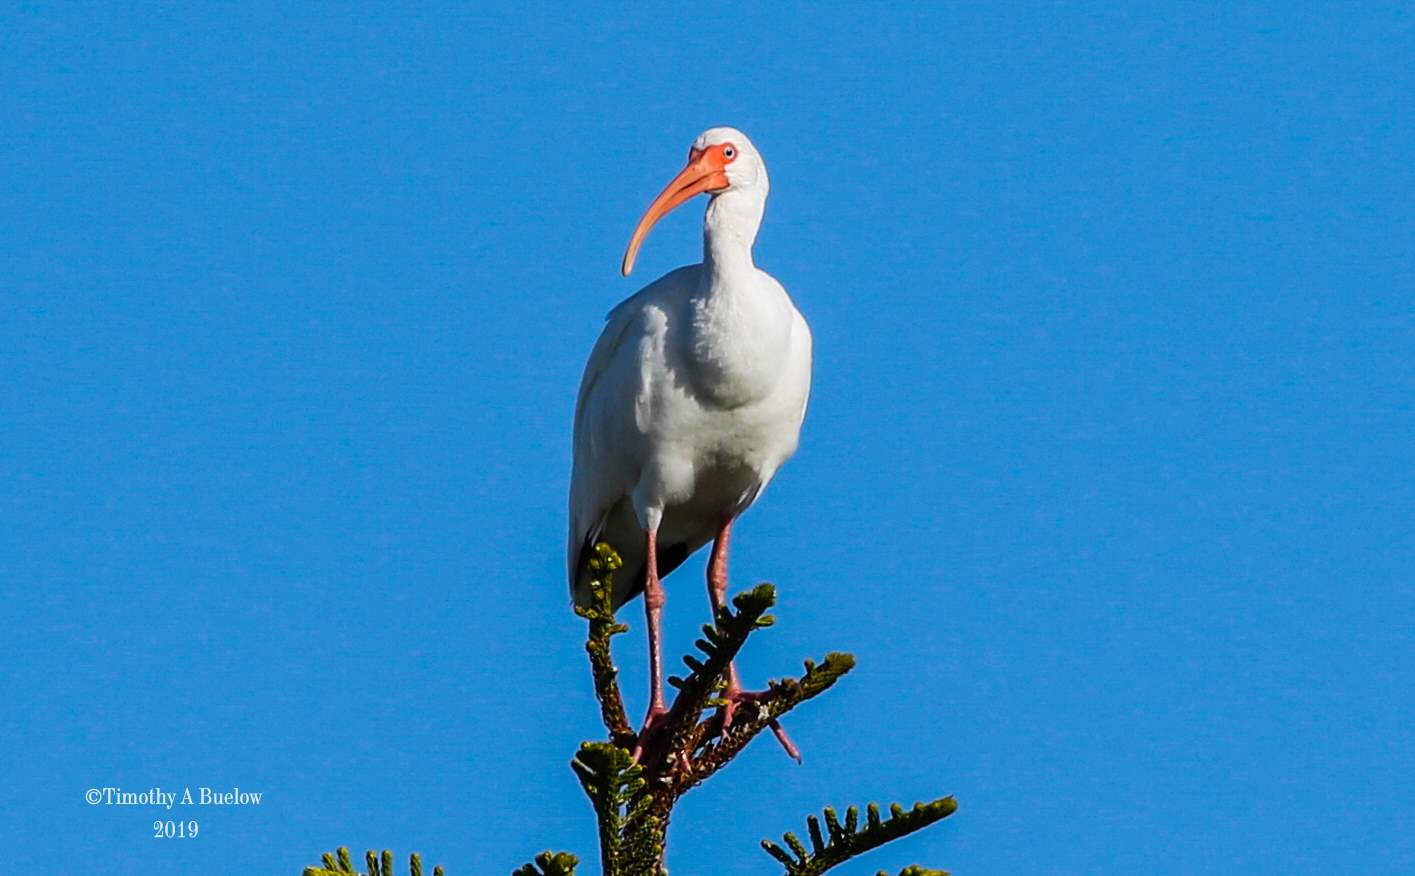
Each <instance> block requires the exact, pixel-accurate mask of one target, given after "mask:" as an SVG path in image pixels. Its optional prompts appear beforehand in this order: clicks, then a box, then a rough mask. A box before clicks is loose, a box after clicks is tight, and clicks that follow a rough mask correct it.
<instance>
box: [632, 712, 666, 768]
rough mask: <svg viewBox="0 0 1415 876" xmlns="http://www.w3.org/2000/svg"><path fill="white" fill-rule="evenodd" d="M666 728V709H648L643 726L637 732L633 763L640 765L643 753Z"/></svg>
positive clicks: (656, 740)
mask: <svg viewBox="0 0 1415 876" xmlns="http://www.w3.org/2000/svg"><path fill="white" fill-rule="evenodd" d="M667 727H668V709H666V708H664V707H663V706H657V707H655V708H651V709H649V713H648V715H647V716H645V718H644V726H643V728H642V729H640V730H639V741H638V743H637V744H636V745H635V746H634V762H635V763H642V762H643V755H644V751H645V750H647V749H650V748H652V747H653V745H654V744H655V743H657V742H658V741H659V737H661V736H662V735H663V731H664V730H665V729H667Z"/></svg>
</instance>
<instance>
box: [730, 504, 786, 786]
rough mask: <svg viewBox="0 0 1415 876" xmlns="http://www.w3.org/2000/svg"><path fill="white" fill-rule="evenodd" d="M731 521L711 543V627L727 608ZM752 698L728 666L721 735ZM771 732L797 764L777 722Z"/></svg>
mask: <svg viewBox="0 0 1415 876" xmlns="http://www.w3.org/2000/svg"><path fill="white" fill-rule="evenodd" d="M732 520H733V518H731V517H727V518H724V519H723V521H722V525H721V526H719V527H718V529H717V537H716V538H715V539H714V540H713V543H712V556H711V557H710V558H709V559H708V598H709V599H711V600H712V614H713V622H714V623H716V622H717V615H718V614H719V613H720V612H721V611H722V607H723V606H724V605H726V604H727V547H728V543H729V541H730V540H731V537H732ZM754 696H755V695H754V694H746V693H743V692H742V683H741V682H740V681H739V680H738V678H737V663H736V661H733V662H732V663H730V664H728V666H727V690H725V691H723V695H722V698H723V699H724V700H726V701H727V705H725V706H723V707H722V732H723V733H726V732H727V731H728V730H729V729H730V728H731V727H732V714H733V712H735V711H736V710H737V704H738V703H741V702H743V701H744V700H749V699H753V698H754ZM771 732H772V733H774V734H776V741H777V742H780V743H781V747H782V748H784V749H786V753H787V755H789V756H790V757H791V758H792V759H793V760H795V761H797V762H798V763H799V762H800V760H801V752H800V750H798V749H797V748H796V744H795V743H794V742H792V741H791V737H789V736H787V735H786V730H785V728H783V727H782V726H781V723H780V722H779V721H772V722H771Z"/></svg>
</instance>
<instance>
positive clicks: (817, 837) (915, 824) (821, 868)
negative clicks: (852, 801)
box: [762, 797, 958, 876]
mask: <svg viewBox="0 0 1415 876" xmlns="http://www.w3.org/2000/svg"><path fill="white" fill-rule="evenodd" d="M957 810H958V804H957V803H956V802H955V801H954V799H953V798H952V797H940V798H939V799H937V800H934V801H933V802H932V803H915V804H914V808H912V809H909V810H907V811H906V810H905V809H904V807H902V806H900V805H899V804H898V803H893V804H891V805H890V807H889V820H888V821H881V820H880V815H879V807H878V806H877V805H875V804H874V803H871V804H870V805H869V806H868V807H867V808H866V824H865V827H863V828H861V829H860V830H856V829H855V828H856V825H857V824H858V823H859V816H860V811H859V810H858V809H856V808H855V807H854V806H851V807H850V808H849V809H848V810H847V811H846V813H845V824H844V826H842V825H841V824H840V821H839V820H838V819H837V818H836V815H835V810H834V809H831V808H829V807H827V808H826V809H825V811H824V813H823V814H824V815H825V825H826V832H827V833H828V834H829V839H826V837H825V836H824V835H822V833H821V825H820V821H819V820H818V819H817V818H816V817H815V816H814V815H812V816H809V817H808V818H807V819H806V827H807V829H808V831H809V833H810V840H811V849H810V851H807V850H806V846H805V844H804V843H802V842H801V840H800V839H799V838H797V836H796V835H795V834H794V833H789V832H788V833H786V834H784V835H783V836H782V841H783V842H785V843H786V845H787V847H788V848H789V849H790V850H791V851H790V853H788V852H787V851H786V849H783V848H782V847H781V846H779V845H777V844H776V843H774V842H772V841H771V840H762V848H763V849H765V850H766V852H767V854H769V855H771V856H772V857H773V858H775V859H776V860H778V861H780V862H781V863H782V865H783V866H785V868H786V876H821V874H823V873H825V872H826V871H827V870H829V869H831V868H832V867H835V866H837V865H839V864H843V863H844V862H845V861H847V860H849V859H850V858H853V857H855V856H856V855H860V854H863V853H865V852H868V851H870V850H871V849H875V848H878V847H880V846H882V845H884V844H885V843H887V842H891V841H893V840H896V839H899V838H900V837H902V836H905V835H907V834H911V833H913V832H914V831H916V830H922V829H923V828H925V827H928V826H929V825H930V824H933V823H934V822H936V821H940V820H942V819H944V818H947V817H948V816H950V815H952V814H953V813H954V812H956V811H957ZM939 872H941V871H938V870H927V869H924V868H923V867H920V866H918V865H917V864H916V865H914V866H912V867H906V868H905V869H904V871H903V872H901V873H900V874H899V876H931V874H937V873H939Z"/></svg>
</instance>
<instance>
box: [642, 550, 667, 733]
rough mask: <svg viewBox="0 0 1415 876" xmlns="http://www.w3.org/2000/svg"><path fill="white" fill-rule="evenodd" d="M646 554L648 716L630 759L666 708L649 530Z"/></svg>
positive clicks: (660, 598) (659, 593)
mask: <svg viewBox="0 0 1415 876" xmlns="http://www.w3.org/2000/svg"><path fill="white" fill-rule="evenodd" d="M646 536H647V539H648V540H647V550H646V552H645V558H644V613H645V614H646V615H647V616H648V627H649V712H648V715H646V716H645V717H644V726H643V729H641V730H640V731H639V744H638V745H637V746H636V747H635V748H634V759H635V760H638V759H639V756H640V755H641V754H643V750H644V744H645V743H646V742H648V741H649V739H650V737H651V736H652V735H653V734H654V732H655V731H657V730H658V729H659V726H660V725H661V724H662V722H663V718H664V717H665V716H666V715H667V714H668V706H666V705H665V704H664V701H663V634H662V631H661V629H660V622H661V620H662V617H663V603H664V594H663V583H662V582H661V581H660V580H659V578H658V533H657V532H654V531H653V530H649V531H648V532H647V533H646Z"/></svg>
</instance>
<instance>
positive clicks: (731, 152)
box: [722, 146, 737, 161]
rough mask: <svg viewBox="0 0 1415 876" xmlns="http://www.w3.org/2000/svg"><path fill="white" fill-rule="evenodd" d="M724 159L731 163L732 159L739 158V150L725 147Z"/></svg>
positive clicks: (723, 150) (723, 151)
mask: <svg viewBox="0 0 1415 876" xmlns="http://www.w3.org/2000/svg"><path fill="white" fill-rule="evenodd" d="M722 157H723V158H726V159H727V160H728V161H731V160H732V159H734V158H736V157H737V150H736V149H734V148H732V147H731V146H724V147H723V149H722Z"/></svg>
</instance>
